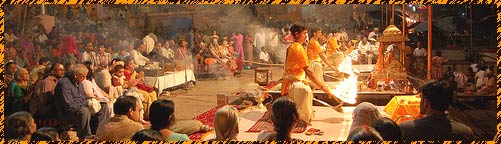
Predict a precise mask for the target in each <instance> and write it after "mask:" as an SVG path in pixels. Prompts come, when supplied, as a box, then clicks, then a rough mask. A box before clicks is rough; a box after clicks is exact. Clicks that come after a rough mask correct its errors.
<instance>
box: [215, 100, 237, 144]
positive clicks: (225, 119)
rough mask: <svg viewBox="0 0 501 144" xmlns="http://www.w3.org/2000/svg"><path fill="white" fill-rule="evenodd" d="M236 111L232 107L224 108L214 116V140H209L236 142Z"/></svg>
mask: <svg viewBox="0 0 501 144" xmlns="http://www.w3.org/2000/svg"><path fill="white" fill-rule="evenodd" d="M237 113H238V111H237V109H236V108H235V107H233V106H224V107H221V108H220V109H219V110H217V111H216V114H215V115H214V129H215V133H216V134H215V138H214V135H212V137H211V138H208V139H210V140H217V141H229V140H237V135H238V115H237Z"/></svg>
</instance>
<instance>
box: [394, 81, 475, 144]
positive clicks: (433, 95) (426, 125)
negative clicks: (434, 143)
mask: <svg viewBox="0 0 501 144" xmlns="http://www.w3.org/2000/svg"><path fill="white" fill-rule="evenodd" d="M452 94H453V92H452V91H450V89H449V85H448V83H447V82H444V81H432V82H429V83H426V84H424V85H423V86H421V95H422V96H421V97H422V98H421V101H422V104H421V105H420V106H421V109H422V110H424V112H425V113H426V116H425V117H423V118H421V119H416V120H409V121H405V122H403V123H401V124H400V129H401V130H402V140H467V141H468V140H472V138H473V132H472V130H471V128H470V127H468V126H466V125H464V124H462V123H459V122H456V121H454V120H451V119H449V118H448V117H447V114H446V113H445V111H446V110H447V108H448V107H449V103H450V102H451V101H452Z"/></svg>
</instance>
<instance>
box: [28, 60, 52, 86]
mask: <svg viewBox="0 0 501 144" xmlns="http://www.w3.org/2000/svg"><path fill="white" fill-rule="evenodd" d="M49 63H50V60H49V59H47V58H45V57H42V58H40V60H39V61H38V65H37V66H35V67H34V68H33V69H32V70H31V72H30V78H31V79H30V81H31V82H32V83H34V84H35V83H36V82H38V81H39V80H42V79H43V75H44V71H45V69H46V68H47V65H49ZM40 74H42V75H40Z"/></svg>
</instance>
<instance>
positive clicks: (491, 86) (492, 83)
mask: <svg viewBox="0 0 501 144" xmlns="http://www.w3.org/2000/svg"><path fill="white" fill-rule="evenodd" d="M484 79H485V80H484V81H485V85H483V86H482V87H481V88H480V89H479V90H478V91H479V92H480V93H481V94H486V95H495V94H496V90H497V87H496V77H495V76H494V72H493V71H492V70H491V69H487V71H486V72H485V78H484Z"/></svg>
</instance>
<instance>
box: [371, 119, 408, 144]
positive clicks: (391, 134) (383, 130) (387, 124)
mask: <svg viewBox="0 0 501 144" xmlns="http://www.w3.org/2000/svg"><path fill="white" fill-rule="evenodd" d="M371 127H373V128H374V129H375V130H376V131H378V132H379V134H380V135H381V137H383V140H385V141H398V140H401V139H402V132H401V131H400V127H399V126H398V124H397V123H396V122H395V121H393V120H391V119H390V118H387V117H380V118H377V119H375V120H374V121H372V124H371Z"/></svg>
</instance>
